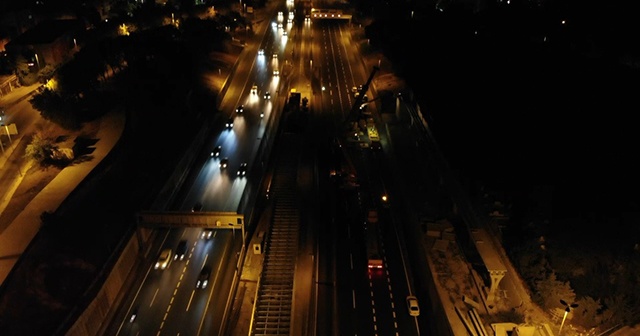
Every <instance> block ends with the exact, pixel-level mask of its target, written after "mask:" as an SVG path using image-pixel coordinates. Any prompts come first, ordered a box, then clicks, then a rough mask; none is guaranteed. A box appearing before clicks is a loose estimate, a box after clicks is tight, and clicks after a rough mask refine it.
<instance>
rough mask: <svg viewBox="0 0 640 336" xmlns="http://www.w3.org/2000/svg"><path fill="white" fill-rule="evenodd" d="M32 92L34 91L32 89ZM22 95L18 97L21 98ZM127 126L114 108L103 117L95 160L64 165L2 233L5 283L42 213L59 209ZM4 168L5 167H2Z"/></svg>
mask: <svg viewBox="0 0 640 336" xmlns="http://www.w3.org/2000/svg"><path fill="white" fill-rule="evenodd" d="M29 93H30V92H29ZM18 99H19V98H14V101H18ZM124 125H125V115H124V113H122V112H120V111H113V112H111V113H109V114H107V115H105V116H103V117H102V119H101V120H100V124H99V130H98V131H97V134H96V137H95V140H97V142H96V143H95V145H94V148H95V149H94V150H93V152H92V153H91V157H92V159H91V160H88V161H82V160H81V161H76V162H77V163H74V164H72V165H70V166H68V167H66V168H64V169H63V170H62V171H61V172H60V173H59V174H58V176H56V178H55V179H54V180H53V181H51V183H49V184H48V185H47V186H46V187H45V188H44V189H42V190H41V191H40V192H39V193H38V195H37V196H36V197H35V198H34V199H33V200H32V201H31V202H30V203H29V204H28V205H27V206H26V207H25V208H24V210H23V211H22V212H21V213H20V214H19V215H18V217H16V218H15V219H14V220H13V222H12V223H11V225H10V226H9V227H7V229H6V230H4V231H3V232H2V233H0V283H3V282H4V281H5V279H6V278H7V277H8V275H9V274H10V272H11V270H12V268H13V267H14V265H15V264H16V263H17V262H18V260H19V258H20V256H21V255H22V253H23V252H24V251H25V250H26V248H27V247H28V246H29V244H30V242H31V240H32V239H33V238H34V237H35V235H36V234H37V233H38V230H39V229H40V224H41V220H40V215H41V214H42V213H43V212H45V211H48V212H53V211H55V210H56V209H57V208H58V207H59V206H60V205H61V204H62V202H63V201H64V200H65V199H66V198H67V196H68V195H69V194H70V193H71V192H72V191H73V190H74V189H76V187H77V186H78V185H79V184H80V183H81V182H82V181H83V180H84V179H85V178H86V177H87V175H89V173H90V172H91V171H92V170H93V169H94V168H95V167H96V166H97V165H98V164H99V163H100V162H101V161H102V160H103V159H104V158H105V157H106V156H107V154H109V152H110V151H111V149H112V148H113V147H114V146H115V144H116V143H117V142H118V140H119V139H120V136H121V135H122V132H123V130H124ZM0 167H1V166H0Z"/></svg>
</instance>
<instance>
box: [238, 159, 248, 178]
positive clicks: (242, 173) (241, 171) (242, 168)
mask: <svg viewBox="0 0 640 336" xmlns="http://www.w3.org/2000/svg"><path fill="white" fill-rule="evenodd" d="M246 175H247V163H246V162H243V163H241V164H240V168H238V176H246Z"/></svg>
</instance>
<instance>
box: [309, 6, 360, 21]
mask: <svg viewBox="0 0 640 336" xmlns="http://www.w3.org/2000/svg"><path fill="white" fill-rule="evenodd" d="M310 17H311V20H349V21H351V14H345V13H343V11H342V10H341V9H320V8H312V9H311V15H310Z"/></svg>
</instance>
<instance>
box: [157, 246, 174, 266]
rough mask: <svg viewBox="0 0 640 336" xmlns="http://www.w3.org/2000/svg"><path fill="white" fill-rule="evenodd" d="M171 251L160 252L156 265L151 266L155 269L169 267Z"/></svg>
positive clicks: (168, 249) (167, 249)
mask: <svg viewBox="0 0 640 336" xmlns="http://www.w3.org/2000/svg"><path fill="white" fill-rule="evenodd" d="M171 253H172V252H171V249H170V248H166V249H164V250H162V252H160V255H159V256H158V260H157V261H156V264H155V265H154V266H153V268H155V269H166V268H167V267H168V266H169V262H170V261H171Z"/></svg>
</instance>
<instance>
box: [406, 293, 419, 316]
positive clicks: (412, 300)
mask: <svg viewBox="0 0 640 336" xmlns="http://www.w3.org/2000/svg"><path fill="white" fill-rule="evenodd" d="M407 309H409V315H411V316H420V306H418V298H416V297H415V296H413V295H409V296H407Z"/></svg>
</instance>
